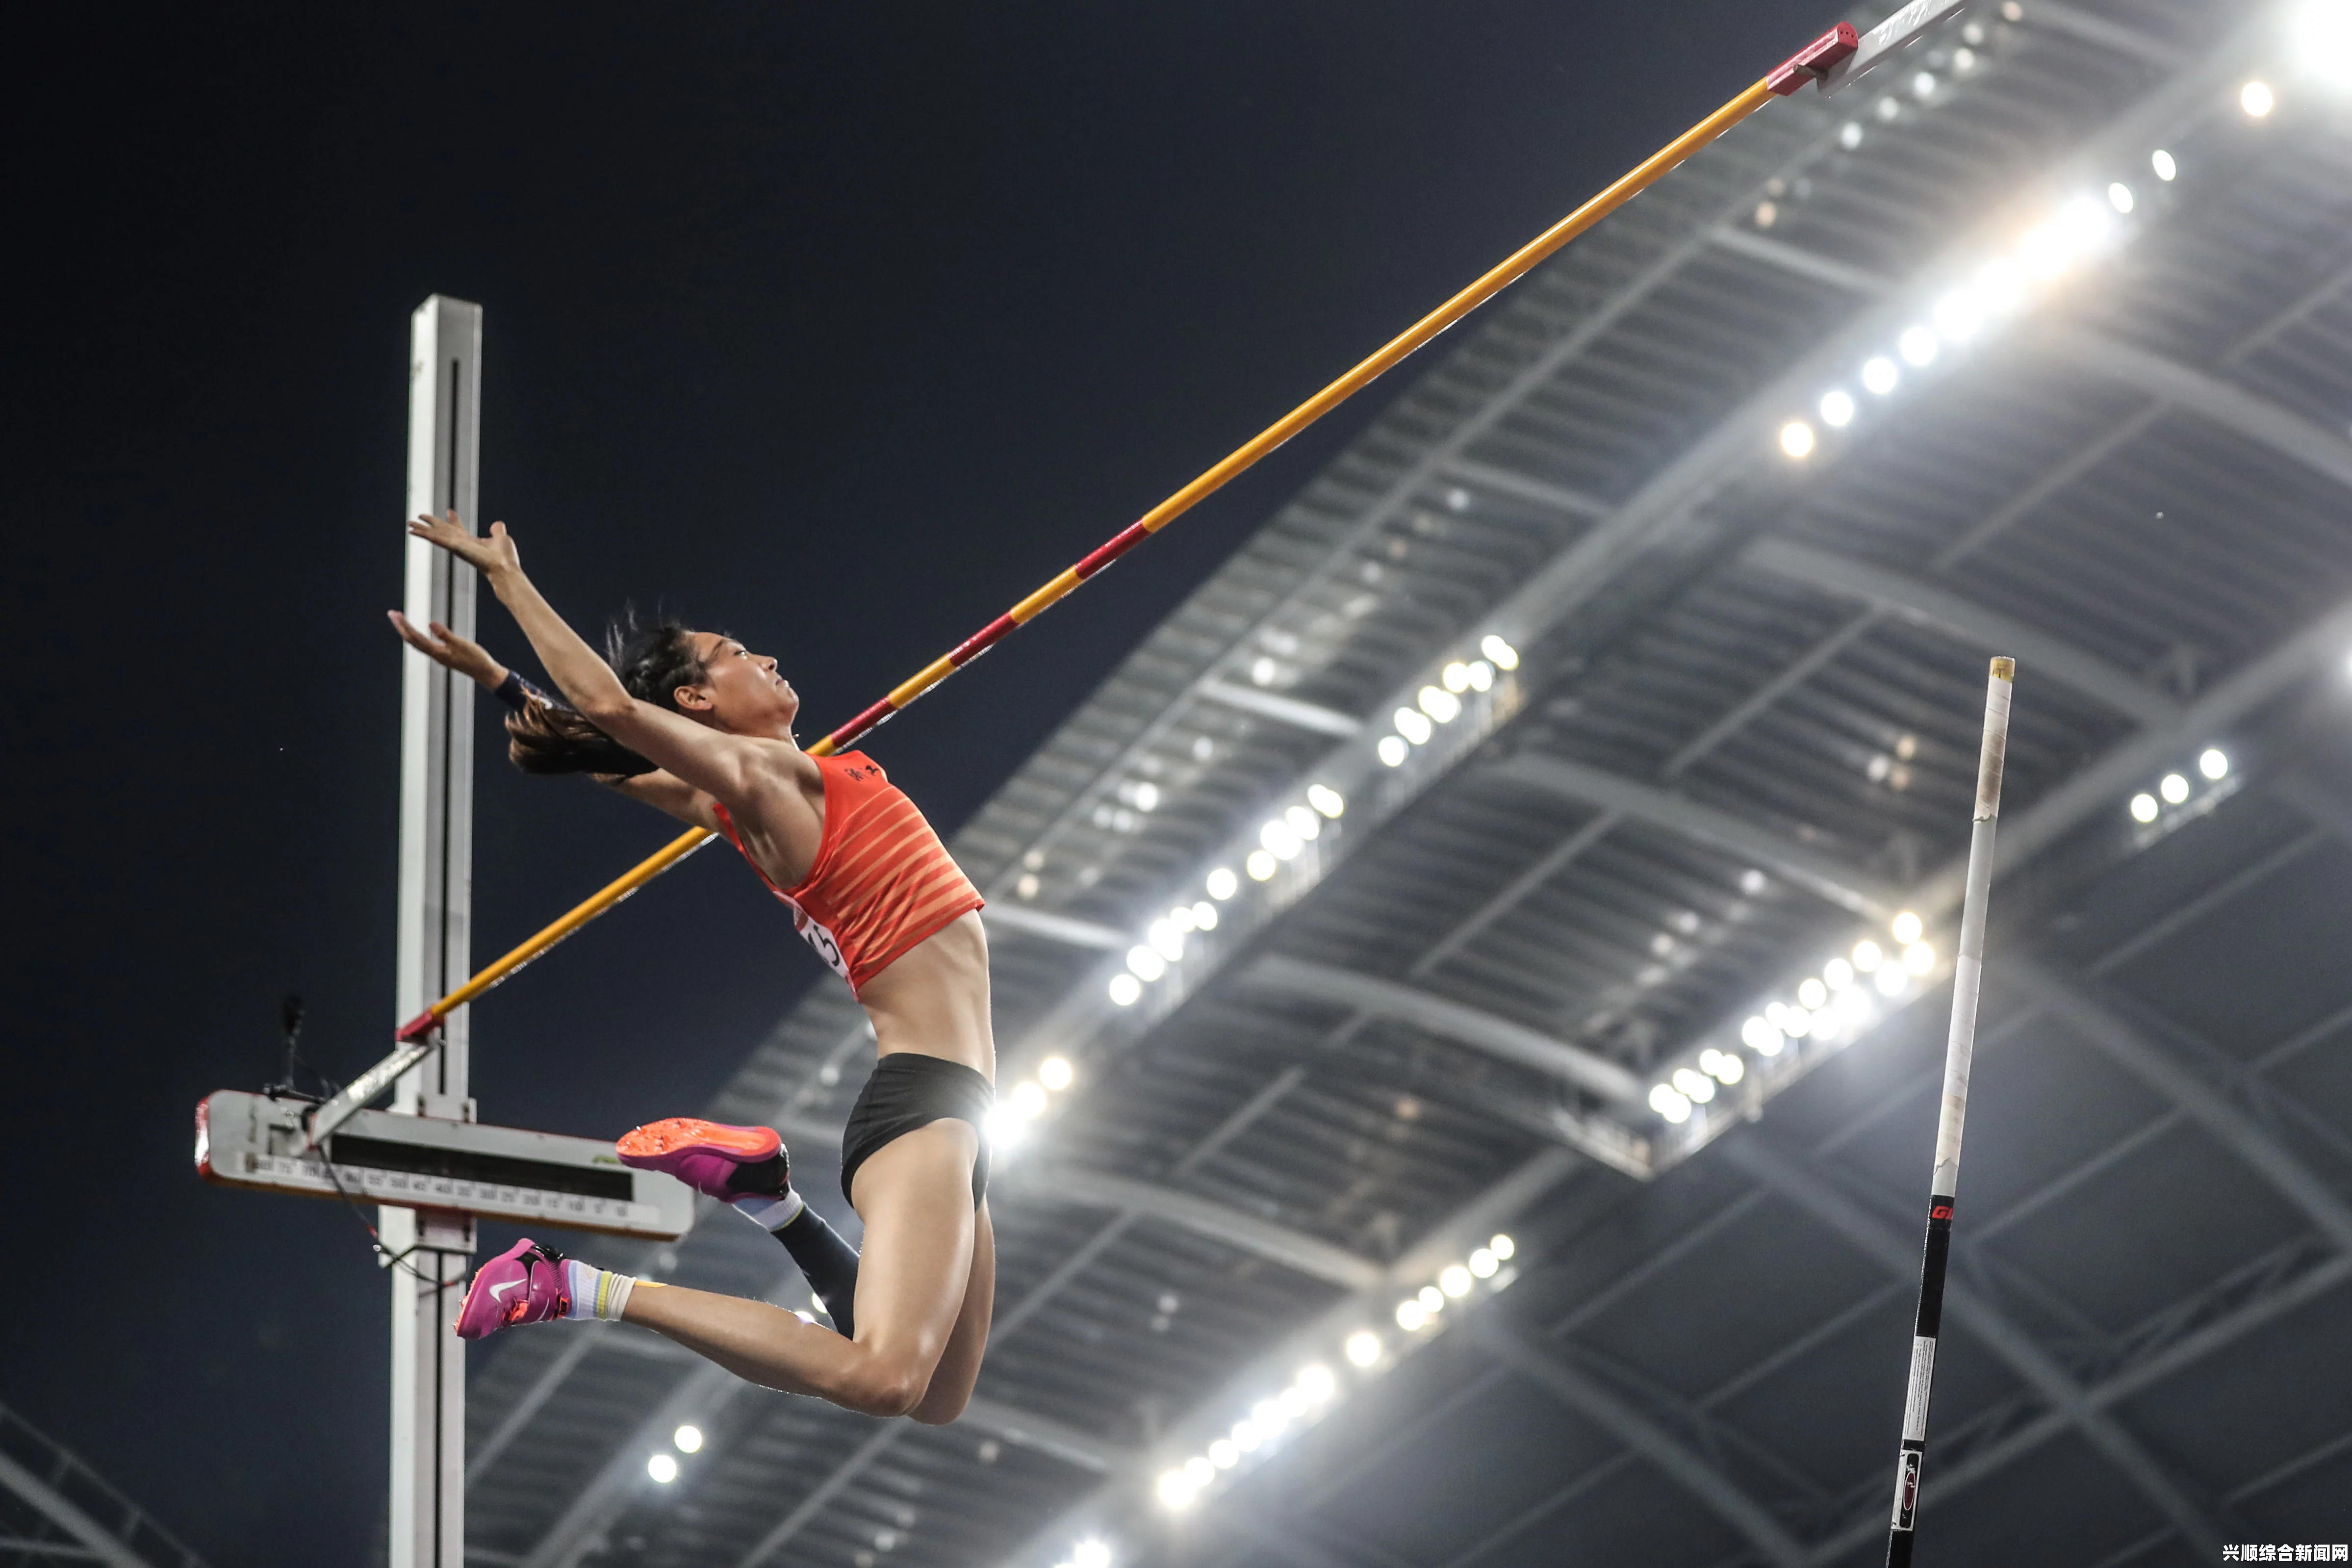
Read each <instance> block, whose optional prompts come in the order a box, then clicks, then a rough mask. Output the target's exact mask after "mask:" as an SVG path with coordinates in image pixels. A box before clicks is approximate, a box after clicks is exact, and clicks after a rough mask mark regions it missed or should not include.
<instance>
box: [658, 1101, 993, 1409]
mask: <svg viewBox="0 0 2352 1568" xmlns="http://www.w3.org/2000/svg"><path fill="white" fill-rule="evenodd" d="M979 1146H980V1145H979V1135H978V1133H977V1132H976V1131H974V1130H973V1129H972V1127H971V1123H969V1122H965V1121H934V1122H932V1123H931V1124H930V1125H929V1126H928V1127H925V1128H922V1129H920V1130H919V1131H914V1132H909V1133H908V1134H907V1135H906V1136H905V1137H903V1138H897V1139H893V1140H892V1141H891V1142H888V1143H887V1144H885V1145H884V1146H883V1147H882V1148H880V1149H879V1150H877V1151H876V1152H875V1153H874V1154H873V1156H872V1157H871V1158H869V1159H868V1160H867V1161H866V1163H865V1164H864V1165H862V1166H860V1167H859V1169H858V1172H857V1179H856V1189H855V1192H854V1194H853V1196H854V1197H855V1200H856V1207H857V1211H858V1213H859V1215H860V1216H861V1217H863V1218H864V1220H865V1222H866V1250H865V1252H864V1254H863V1256H862V1258H861V1259H860V1263H859V1268H858V1277H857V1305H856V1322H857V1337H856V1339H854V1340H850V1339H844V1338H842V1337H841V1336H840V1335H839V1334H836V1333H834V1332H833V1331H830V1330H827V1329H821V1328H818V1327H816V1326H815V1325H814V1324H812V1323H803V1322H802V1321H800V1320H799V1319H798V1318H795V1317H793V1315H792V1314H791V1313H790V1312H787V1311H784V1310H782V1309H781V1308H777V1307H771V1306H769V1305H767V1304H766V1303H764V1302H760V1301H747V1300H741V1299H740V1298H737V1297H733V1296H717V1295H712V1294H710V1293H709V1292H707V1291H702V1290H688V1289H677V1288H671V1289H654V1290H645V1289H640V1290H637V1291H635V1292H634V1293H633V1294H632V1295H631V1296H630V1297H629V1300H628V1306H627V1309H626V1310H625V1313H624V1319H625V1321H628V1322H632V1323H639V1324H642V1325H644V1326H645V1327H646V1328H649V1329H652V1330H655V1331H656V1332H659V1333H661V1334H664V1335H667V1337H668V1338H670V1339H673V1340H675V1341H677V1342H678V1343H679V1344H682V1345H684V1346H686V1347H687V1348H688V1350H691V1351H694V1352H698V1354H701V1355H704V1356H708V1357H709V1359H710V1360H712V1361H715V1362H717V1363H719V1365H721V1366H723V1367H725V1368H727V1370H728V1371H730V1372H731V1373H735V1374H736V1375H737V1376H739V1377H741V1378H744V1379H746V1380H748V1381H750V1382H752V1383H757V1384H763V1385H765V1386H766V1387H769V1388H777V1389H782V1390H783V1391H785V1392H786V1393H792V1394H817V1395H819V1396H821V1397H823V1398H825V1399H829V1400H831V1401H832V1402H833V1403H835V1404H836V1405H845V1406H847V1407H848V1408H850V1409H852V1410H859V1411H863V1412H865V1413H866V1414H867V1415H905V1414H907V1413H908V1411H910V1410H912V1409H914V1408H915V1406H916V1405H918V1404H919V1402H920V1401H921V1400H922V1398H923V1395H924V1393H925V1391H926V1390H927V1389H929V1386H930V1384H931V1375H932V1373H933V1371H934V1370H935V1369H936V1368H937V1367H938V1365H939V1363H940V1354H941V1352H943V1351H944V1350H945V1349H946V1348H947V1345H948V1342H949V1341H950V1337H951V1335H952V1333H953V1331H954V1329H955V1327H956V1324H957V1320H958V1315H959V1313H960V1312H961V1309H962V1307H963V1301H964V1296H965V1287H966V1285H967V1283H968V1282H969V1280H970V1279H971V1268H972V1250H973V1239H974V1236H975V1234H976V1230H977V1226H976V1224H975V1221H974V1216H973V1213H972V1206H971V1166H972V1161H973V1159H974V1157H975V1156H976V1154H977V1153H978V1151H979Z"/></svg>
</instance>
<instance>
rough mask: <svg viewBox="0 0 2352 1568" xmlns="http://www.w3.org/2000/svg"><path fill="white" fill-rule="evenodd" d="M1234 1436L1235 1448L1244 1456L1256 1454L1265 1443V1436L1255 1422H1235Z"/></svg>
mask: <svg viewBox="0 0 2352 1568" xmlns="http://www.w3.org/2000/svg"><path fill="white" fill-rule="evenodd" d="M1233 1436H1234V1447H1236V1448H1239V1449H1240V1450H1241V1451H1242V1452H1243V1453H1244V1454H1255V1453H1256V1452H1257V1451H1258V1448H1259V1447H1260V1446H1262V1445H1263V1444H1264V1443H1265V1433H1264V1432H1261V1431H1260V1430H1258V1425H1257V1423H1256V1422H1255V1421H1236V1422H1234V1433H1233Z"/></svg>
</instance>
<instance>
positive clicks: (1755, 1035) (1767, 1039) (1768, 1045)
mask: <svg viewBox="0 0 2352 1568" xmlns="http://www.w3.org/2000/svg"><path fill="white" fill-rule="evenodd" d="M1785 1038H1786V1037H1784V1036H1783V1035H1782V1034H1781V1033H1780V1026H1779V1025H1778V1024H1775V1023H1774V1022H1772V1020H1771V1019H1769V1018H1750V1019H1748V1022H1746V1023H1744V1024H1742V1025H1740V1026H1739V1042H1740V1044H1742V1045H1744V1046H1746V1047H1748V1049H1749V1050H1751V1051H1754V1052H1755V1053H1756V1054H1757V1055H1758V1056H1760V1057H1777V1056H1779V1055H1780V1047H1781V1045H1782V1044H1783V1043H1784V1041H1785Z"/></svg>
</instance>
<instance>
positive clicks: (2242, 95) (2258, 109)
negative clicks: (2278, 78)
mask: <svg viewBox="0 0 2352 1568" xmlns="http://www.w3.org/2000/svg"><path fill="white" fill-rule="evenodd" d="M2238 107H2239V108H2240V109H2242V110H2245V111H2246V112H2247V113H2248V114H2249V115H2251V116H2252V117H2253V118H2254V119H2256V120H2260V119H2261V118H2262V117H2263V115H2265V114H2268V113H2269V112H2270V111H2271V110H2273V109H2276V108H2277V107H2278V95H2277V94H2275V93H2273V91H2271V89H2270V84H2269V83H2268V82H2263V81H2250V82H2248V83H2247V84H2246V85H2245V86H2244V87H2242V88H2240V89H2238Z"/></svg>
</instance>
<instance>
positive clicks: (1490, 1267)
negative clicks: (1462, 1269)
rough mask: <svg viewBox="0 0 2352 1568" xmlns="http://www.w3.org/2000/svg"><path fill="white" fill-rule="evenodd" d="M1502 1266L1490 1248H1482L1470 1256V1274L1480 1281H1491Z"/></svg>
mask: <svg viewBox="0 0 2352 1568" xmlns="http://www.w3.org/2000/svg"><path fill="white" fill-rule="evenodd" d="M1502 1266H1503V1265H1502V1264H1501V1262H1500V1261H1499V1260H1497V1259H1496V1257H1495V1253H1494V1249H1493V1248H1491V1247H1480V1248H1478V1249H1477V1250H1476V1251H1475V1252H1473V1253H1472V1254H1471V1255H1470V1272H1471V1273H1473V1274H1475V1275H1476V1276H1477V1277H1478V1278H1479V1279H1493V1278H1494V1277H1495V1271H1496V1269H1498V1268H1502Z"/></svg>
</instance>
